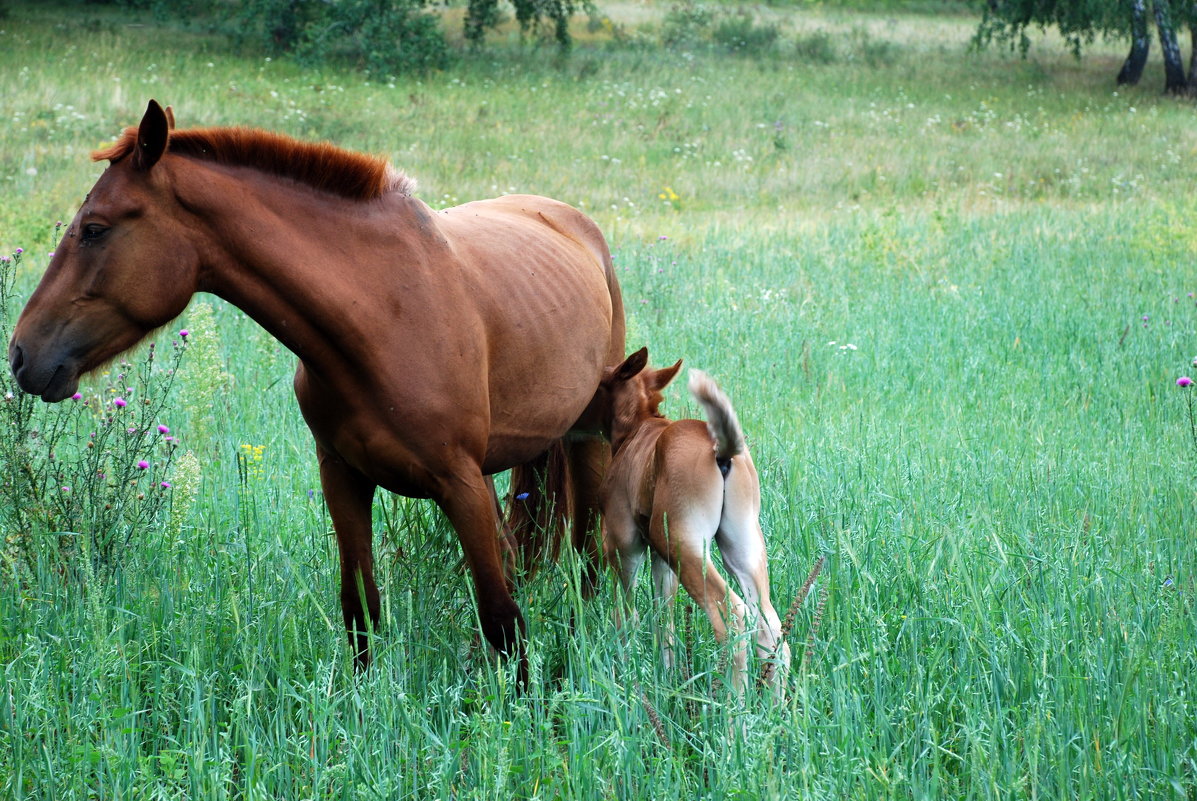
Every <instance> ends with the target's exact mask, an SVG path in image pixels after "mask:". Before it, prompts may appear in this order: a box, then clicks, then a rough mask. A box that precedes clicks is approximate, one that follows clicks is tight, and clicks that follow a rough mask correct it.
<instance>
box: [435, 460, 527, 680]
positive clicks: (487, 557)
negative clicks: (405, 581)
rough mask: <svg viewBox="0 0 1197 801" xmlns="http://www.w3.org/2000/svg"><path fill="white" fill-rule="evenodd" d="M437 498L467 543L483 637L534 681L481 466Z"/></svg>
mask: <svg viewBox="0 0 1197 801" xmlns="http://www.w3.org/2000/svg"><path fill="white" fill-rule="evenodd" d="M434 500H435V501H436V502H437V504H438V505H439V506H440V507H441V509H442V510H444V512H445V516H446V517H448V518H449V522H450V523H451V524H452V526H453V528H454V530H455V531H456V532H457V538H458V540H459V541H460V542H461V549H462V551H463V552H464V554H465V559H466V564H468V565H469V567H470V573H471V575H472V577H473V579H474V591H475V594H476V596H477V599H478V619H479V622H480V623H481V624H482V633H483V635H485V636H486V639H487V640H488V641H489V642H490V644H491V645H492V646H494V649H495V650H496V651H498V652H499V653H500V654H501V655H502V656H505V657H509V656H514V657H516V658H518V659H519V682H520V685H521V686H522V685H524V684H526V683H527V680H528V663H527V659H526V657H525V655H524V644H523V637H524V617H523V615H521V614H520V608H519V606H517V605H516V603H515V599H513V598H512V597H511V592H510V591H509V590H508V588H507V580H506V577H505V576H504V574H503V563H502V560H501V559H500V557H499V542H498V538H497V537H496V536H495V535H496V532H497V531H498V525H499V522H498V519H497V518H496V517H495V506H494V501H493V500H492V498H491V494H490V490H489V489H488V487H487V484H486V480H485V479H484V478H483V476H482V472H481V470H480V468H479V467H478V465H477V464H474V463H463V464H462V465H460V466H459V469H458V471H457V472H456V473H455V474H453V475H450V476H447V477H444V478H443V479H442V480H441V482H440V486H439V487H438V488H437V494H436V496H435V498H434Z"/></svg>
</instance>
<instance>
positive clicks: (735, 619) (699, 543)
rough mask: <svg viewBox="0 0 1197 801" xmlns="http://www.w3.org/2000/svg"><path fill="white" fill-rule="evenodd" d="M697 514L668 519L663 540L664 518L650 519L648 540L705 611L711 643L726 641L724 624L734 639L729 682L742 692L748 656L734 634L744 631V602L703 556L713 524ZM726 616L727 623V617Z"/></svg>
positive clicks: (726, 630)
mask: <svg viewBox="0 0 1197 801" xmlns="http://www.w3.org/2000/svg"><path fill="white" fill-rule="evenodd" d="M706 517H707V515H699V516H697V519H694V518H693V517H690V518H688V516H687V515H685V514H678V515H675V516H673V517H672V518H670V520H669V525H668V538H667V539H666V536H665V534H666V532H665V519H664V515H658V516H656V517H655V518H654V520H653V525H652V529H651V537H652V542H653V545H654V550H656V551H657V553H658V554H659V555H661V556H663V557H664V558H665V559H667V560H668V562H669V566H670V567H672V568H673V570H674V572H676V573H677V574H678V577H679V578H680V579H681V581H682V586H683V587H685V588H686V592H688V593H690V597H692V598H693V599H694V600H695V602H697V603H698V605H699V606H700V607H702V610H703V611H704V612H706V614H707V618H709V619H710V621H711V627H712V628H713V629H714V630H715V640H716V641H718V642H719V643H720V644H723V643H725V642H727V635H728V625H729V623H730V626H731V629H732V633H733V634H734V635H737V636H736V642H735V644H734V649H735V650H734V652H733V654H732V682H733V684H734V686H735V688H736V690H737V691H740V692H742V691H743V690H744V687H745V683H746V678H745V675H746V671H747V667H748V653H747V648H746V647H745V645H744V642H743V639H742V638H741V637H739V636H738V635H739V634H741V633H742V632H743V630H744V602H743V601H742V600H740V596H738V595H736V594H735V593H734V592H732V590H731V589H730V588H729V587H728V586H727V582H726V581H724V580H723V576H721V575H719V571H717V570H716V569H715V565H714V564H713V563H712V562H711V560H710V558H709V557H708V556H707V546H708V543H709V535H708V534H707V533H706V532H707V531H709V530H710V529H713V528H714V526H715V525H716V523H715V522H714V521H713V520H708V519H706ZM666 542H667V543H668V550H665V552H664V553H662V550H664V549H662V548H660V547H658V543H666ZM729 616H730V618H731V619H730V621H729V620H728V617H729Z"/></svg>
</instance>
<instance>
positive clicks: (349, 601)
mask: <svg viewBox="0 0 1197 801" xmlns="http://www.w3.org/2000/svg"><path fill="white" fill-rule="evenodd" d="M316 455H317V457H318V459H319V461H320V486H321V488H322V489H323V490H324V501H325V503H327V504H328V512H329V514H330V515H332V520H333V529H334V531H335V532H336V535H337V550H338V551H339V552H340V555H341V613H342V615H343V616H344V618H345V630H346V631H347V632H348V634H349V645H350V647H351V648H353V655H354V659H355V662H356V664H357V667H358V669H359V670H360V669H364V668H365V667H367V666H368V665H369V664H370V641H369V637H368V636H367V635H368V628H369V626H373V627H374V628H377V627H378V622H379V597H378V586H377V585H376V584H375V583H374V553H373V545H372V540H373V532H372V530H371V525H372V520H371V516H370V504H371V502H372V501H373V498H374V489H375V485H374V483H373V482H372V481H370V480H369V479H367V478H366V477H364V476H363V475H361V474H360V473H358V472H357V471H356V470H354V469H353V468H351V467H349V466H348V465H347V464H345V463H344V462H342V461H341V460H340V459H338V458H337V457H335V456H332V455H331V454H328V453H325V452H324V451H323V450H321V449H320V448H317V449H316ZM363 602H364V603H363ZM367 614H368V615H369V623H368V624H367V618H366V615H367Z"/></svg>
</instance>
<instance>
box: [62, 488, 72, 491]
mask: <svg viewBox="0 0 1197 801" xmlns="http://www.w3.org/2000/svg"><path fill="white" fill-rule="evenodd" d="M62 491H63V492H70V491H71V488H70V487H63V488H62Z"/></svg>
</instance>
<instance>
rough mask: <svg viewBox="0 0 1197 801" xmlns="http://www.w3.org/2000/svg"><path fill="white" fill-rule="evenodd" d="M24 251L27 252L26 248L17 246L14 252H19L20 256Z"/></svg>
mask: <svg viewBox="0 0 1197 801" xmlns="http://www.w3.org/2000/svg"><path fill="white" fill-rule="evenodd" d="M24 252H25V248H17V249H16V250H14V251H13V253H15V254H17V255H18V256H20V255H21V254H22V253H24Z"/></svg>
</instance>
